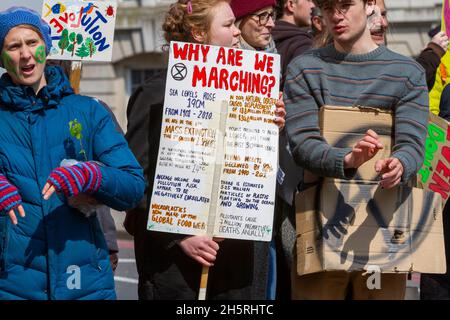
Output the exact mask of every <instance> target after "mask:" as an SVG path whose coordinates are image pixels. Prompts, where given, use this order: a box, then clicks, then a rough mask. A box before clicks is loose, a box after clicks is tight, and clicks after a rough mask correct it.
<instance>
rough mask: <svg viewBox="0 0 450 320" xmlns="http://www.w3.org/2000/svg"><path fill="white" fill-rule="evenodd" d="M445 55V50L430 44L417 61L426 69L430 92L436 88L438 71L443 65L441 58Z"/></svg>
mask: <svg viewBox="0 0 450 320" xmlns="http://www.w3.org/2000/svg"><path fill="white" fill-rule="evenodd" d="M444 54H445V51H444V49H442V48H441V47H440V46H438V45H437V44H435V43H433V42H430V43H429V44H428V45H427V47H426V48H425V49H424V50H423V51H422V52H421V53H420V55H419V56H418V57H417V59H416V61H417V62H418V63H419V64H420V65H421V66H422V67H423V68H424V69H425V76H426V78H427V86H428V91H430V90H431V89H432V88H433V86H434V81H435V79H436V70H437V68H438V67H439V64H440V63H441V58H442V56H443V55H444Z"/></svg>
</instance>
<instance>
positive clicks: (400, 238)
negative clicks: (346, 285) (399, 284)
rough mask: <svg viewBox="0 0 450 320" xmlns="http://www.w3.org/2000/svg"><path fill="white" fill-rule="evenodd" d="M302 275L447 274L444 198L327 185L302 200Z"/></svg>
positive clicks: (366, 185) (357, 184) (361, 185)
mask: <svg viewBox="0 0 450 320" xmlns="http://www.w3.org/2000/svg"><path fill="white" fill-rule="evenodd" d="M296 208H297V215H296V223H297V273H298V275H304V274H309V273H314V272H320V271H331V270H345V271H354V270H367V269H368V268H369V267H370V266H377V267H379V268H380V270H381V271H382V272H387V273H389V272H423V273H445V271H446V263H445V247H444V236H443V229H442V202H441V197H440V196H439V195H438V194H436V193H434V192H430V191H426V190H422V189H418V188H411V187H405V186H402V187H396V188H393V189H389V190H387V189H382V188H381V187H380V186H379V185H378V184H377V183H376V182H362V181H343V180H337V179H336V180H335V179H325V181H324V182H323V183H322V184H321V185H320V186H315V187H312V188H310V189H307V190H305V191H304V192H302V193H300V194H298V196H297V198H296Z"/></svg>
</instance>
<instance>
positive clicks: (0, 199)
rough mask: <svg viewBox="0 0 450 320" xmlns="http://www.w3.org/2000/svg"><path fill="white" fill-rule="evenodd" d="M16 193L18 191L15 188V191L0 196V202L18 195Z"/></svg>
mask: <svg viewBox="0 0 450 320" xmlns="http://www.w3.org/2000/svg"><path fill="white" fill-rule="evenodd" d="M10 186H11V185H10ZM18 195H19V191H17V189H16V190H15V191H13V192H10V193H8V194H6V195H4V196H3V197H1V198H0V203H2V202H3V201H6V200H8V199H9V198H11V197H14V196H18Z"/></svg>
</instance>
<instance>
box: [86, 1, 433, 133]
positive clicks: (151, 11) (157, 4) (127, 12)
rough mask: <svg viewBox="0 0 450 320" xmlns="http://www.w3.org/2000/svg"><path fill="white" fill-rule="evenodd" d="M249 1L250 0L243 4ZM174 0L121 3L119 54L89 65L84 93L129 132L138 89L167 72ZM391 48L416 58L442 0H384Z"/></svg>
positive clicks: (117, 35) (116, 48) (116, 49)
mask: <svg viewBox="0 0 450 320" xmlns="http://www.w3.org/2000/svg"><path fill="white" fill-rule="evenodd" d="M242 1H250V0H242ZM173 2H174V0H118V3H119V8H118V10H117V17H116V19H117V21H116V32H115V39H114V53H113V58H112V62H111V63H85V64H84V66H83V74H82V81H81V92H82V93H83V94H86V95H90V96H95V97H98V98H99V99H102V100H103V101H105V102H106V103H107V104H108V105H110V106H111V108H112V110H113V111H114V113H115V115H116V117H117V119H118V121H119V123H120V125H121V126H122V128H123V129H124V130H126V106H127V103H128V99H129V97H130V95H131V94H132V92H133V91H134V89H135V88H136V87H137V86H138V85H139V84H140V83H142V82H143V81H144V80H145V79H146V78H147V77H149V76H151V75H152V73H153V72H155V71H156V70H158V69H162V68H164V66H165V64H166V57H165V55H164V54H163V52H162V49H161V47H162V45H163V44H164V41H163V36H162V31H161V25H162V22H163V20H164V16H165V12H166V11H167V9H168V7H169V5H170V4H171V3H173ZM385 2H386V6H387V8H388V19H389V21H390V31H389V33H388V46H389V48H390V49H392V50H394V51H396V52H399V53H401V54H404V55H408V56H415V55H417V54H418V53H419V52H420V51H421V50H422V49H423V48H424V46H425V45H426V44H427V43H428V42H429V40H430V39H429V36H428V31H429V30H430V29H431V28H432V27H434V26H436V25H438V23H439V21H440V15H441V5H442V0H385Z"/></svg>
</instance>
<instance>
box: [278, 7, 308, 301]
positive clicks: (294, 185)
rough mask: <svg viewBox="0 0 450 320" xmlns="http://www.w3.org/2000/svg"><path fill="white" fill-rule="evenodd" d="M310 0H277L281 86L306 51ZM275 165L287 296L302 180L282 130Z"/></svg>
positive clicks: (282, 287)
mask: <svg viewBox="0 0 450 320" xmlns="http://www.w3.org/2000/svg"><path fill="white" fill-rule="evenodd" d="M312 8H314V3H313V2H312V0H278V1H277V7H276V14H277V20H276V21H275V27H274V28H273V30H272V36H273V40H274V42H275V46H276V48H277V51H278V53H279V54H280V55H281V72H282V80H281V83H280V88H283V86H284V80H285V77H286V71H287V66H288V65H289V63H290V62H291V61H292V60H293V59H294V58H295V57H297V56H299V55H301V54H302V53H304V52H306V51H308V50H309V49H310V48H311V46H312V39H313V35H312V31H311V19H310V13H311V9H312ZM279 145H280V155H279V167H280V169H279V170H280V171H282V172H283V173H284V174H281V176H284V177H289V178H285V179H279V180H278V181H277V182H278V184H277V197H276V202H275V222H274V225H275V227H274V230H276V233H275V246H276V253H277V255H276V261H277V267H276V271H277V290H276V291H277V294H276V295H277V299H290V297H291V294H290V287H291V285H290V284H291V278H290V274H291V265H292V260H293V250H294V246H295V204H294V201H293V200H294V195H295V193H296V192H297V189H298V186H299V184H300V183H301V180H302V172H303V171H302V168H300V167H298V166H297V165H296V163H295V161H294V159H293V158H292V156H291V154H290V152H289V150H288V144H287V137H286V136H285V133H283V134H280V139H279Z"/></svg>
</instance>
